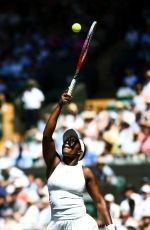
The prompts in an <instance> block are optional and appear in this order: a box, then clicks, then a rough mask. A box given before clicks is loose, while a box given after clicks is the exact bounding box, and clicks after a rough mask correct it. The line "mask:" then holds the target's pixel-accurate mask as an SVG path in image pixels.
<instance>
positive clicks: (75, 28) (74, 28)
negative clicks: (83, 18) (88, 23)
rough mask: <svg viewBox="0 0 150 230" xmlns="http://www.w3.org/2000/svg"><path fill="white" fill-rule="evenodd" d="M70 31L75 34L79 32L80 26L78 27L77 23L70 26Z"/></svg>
mask: <svg viewBox="0 0 150 230" xmlns="http://www.w3.org/2000/svg"><path fill="white" fill-rule="evenodd" d="M72 30H73V32H75V33H78V32H80V30H81V25H80V24H79V23H74V24H73V25H72Z"/></svg>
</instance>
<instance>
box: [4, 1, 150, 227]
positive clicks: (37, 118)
mask: <svg viewBox="0 0 150 230" xmlns="http://www.w3.org/2000/svg"><path fill="white" fill-rule="evenodd" d="M94 20H96V21H97V28H96V31H95V34H94V36H93V39H92V42H91V44H90V49H89V51H88V55H87V58H86V60H85V63H84V65H83V67H82V69H81V71H80V74H79V77H78V81H77V85H76V87H75V90H74V92H73V100H72V103H71V104H70V105H69V106H66V107H65V108H64V110H63V113H62V115H61V117H60V120H59V122H58V126H57V129H56V132H55V136H54V138H55V141H56V145H57V148H58V151H59V152H61V137H62V134H63V132H64V130H65V129H66V128H70V127H72V126H73V127H72V128H75V129H77V130H78V131H79V132H80V134H81V135H82V138H83V139H84V142H85V144H86V156H85V158H84V159H83V164H84V165H86V166H89V167H91V168H92V170H93V171H94V172H95V173H96V175H97V177H98V179H99V182H100V184H101V187H102V192H103V194H104V195H105V199H106V200H107V203H108V206H109V208H110V210H111V213H112V216H113V219H114V222H115V224H116V227H117V229H119V230H121V229H144V230H147V229H148V227H150V173H149V165H150V4H149V1H148V0H143V1H140V2H137V1H135V0H132V1H129V0H126V1H123V0H117V1H116V0H113V1H111V0H109V1H106V0H105V1H104V0H101V1H98V0H92V1H90V0H83V1H79V0H71V1H69V0H63V1H60V0H43V1H40V0H30V1H29V0H22V1H21V2H20V1H17V0H16V1H15V0H14V1H11V0H5V1H1V2H0V172H1V174H0V229H30V230H31V229H46V226H47V224H48V222H49V220H50V207H49V203H48V193H47V187H46V181H45V164H44V161H43V158H42V146H41V143H42V132H43V129H44V126H45V124H46V121H47V119H48V116H49V114H50V112H51V109H52V108H53V106H54V105H55V103H57V101H58V99H59V97H60V95H61V93H62V92H63V91H64V89H67V88H68V86H69V84H70V82H71V79H72V76H73V74H74V72H75V68H76V64H77V60H78V57H79V54H80V51H81V47H82V44H83V42H84V39H85V37H86V35H87V33H88V30H89V28H90V26H91V24H92V22H93V21H94ZM75 22H78V23H80V24H81V26H82V30H81V31H80V32H79V33H74V32H73V31H72V29H71V26H72V24H73V23H75ZM107 195H108V196H107ZM85 202H86V206H87V210H88V212H89V213H90V214H91V215H93V216H94V217H95V218H97V213H96V211H95V207H94V205H93V203H92V201H91V199H90V197H89V196H88V195H87V193H85ZM139 204H140V206H139ZM139 207H140V208H139ZM139 210H140V211H139ZM31 215H32V216H35V218H33V219H32V220H31ZM37 220H39V221H37ZM27 223H28V225H27ZM99 226H100V229H102V228H103V223H99Z"/></svg>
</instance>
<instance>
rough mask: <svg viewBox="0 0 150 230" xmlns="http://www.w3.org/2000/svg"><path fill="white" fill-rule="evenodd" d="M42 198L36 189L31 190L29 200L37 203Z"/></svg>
mask: <svg viewBox="0 0 150 230" xmlns="http://www.w3.org/2000/svg"><path fill="white" fill-rule="evenodd" d="M39 200H40V197H39V195H38V194H37V192H35V191H30V192H29V193H28V196H27V202H29V203H31V204H33V203H37V202H38V201H39Z"/></svg>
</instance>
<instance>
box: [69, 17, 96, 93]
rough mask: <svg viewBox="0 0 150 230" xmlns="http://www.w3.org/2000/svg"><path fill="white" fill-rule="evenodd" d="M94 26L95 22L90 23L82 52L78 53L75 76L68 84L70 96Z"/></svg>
mask: <svg viewBox="0 0 150 230" xmlns="http://www.w3.org/2000/svg"><path fill="white" fill-rule="evenodd" d="M96 24H97V22H96V21H94V22H93V23H92V25H91V27H90V29H89V32H88V34H87V37H86V39H85V41H84V44H83V46H82V50H81V53H80V56H79V59H78V62H77V66H76V71H75V74H74V76H73V79H72V81H71V83H70V86H69V89H68V93H69V94H70V95H71V94H72V91H73V89H74V87H75V84H76V78H77V76H78V73H79V71H80V69H81V66H82V64H83V62H84V60H85V57H86V55H87V52H88V48H89V45H90V41H91V39H92V36H93V33H94V31H95V27H96Z"/></svg>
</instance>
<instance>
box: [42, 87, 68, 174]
mask: <svg viewBox="0 0 150 230" xmlns="http://www.w3.org/2000/svg"><path fill="white" fill-rule="evenodd" d="M70 100H71V96H70V95H69V94H68V93H67V91H65V92H64V93H63V94H62V95H61V97H60V99H59V102H58V103H57V105H56V106H55V107H54V108H53V110H52V111H51V113H50V116H49V119H48V121H47V123H46V126H45V129H44V132H43V141H42V146H43V157H44V160H45V163H46V165H47V169H49V170H48V171H50V170H51V169H52V168H53V167H55V165H54V164H55V159H56V157H57V153H56V148H55V143H54V140H53V133H54V130H55V128H56V124H57V119H58V117H59V115H60V113H61V110H62V107H63V105H65V104H67V103H69V102H70ZM56 164H57V163H56Z"/></svg>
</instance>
